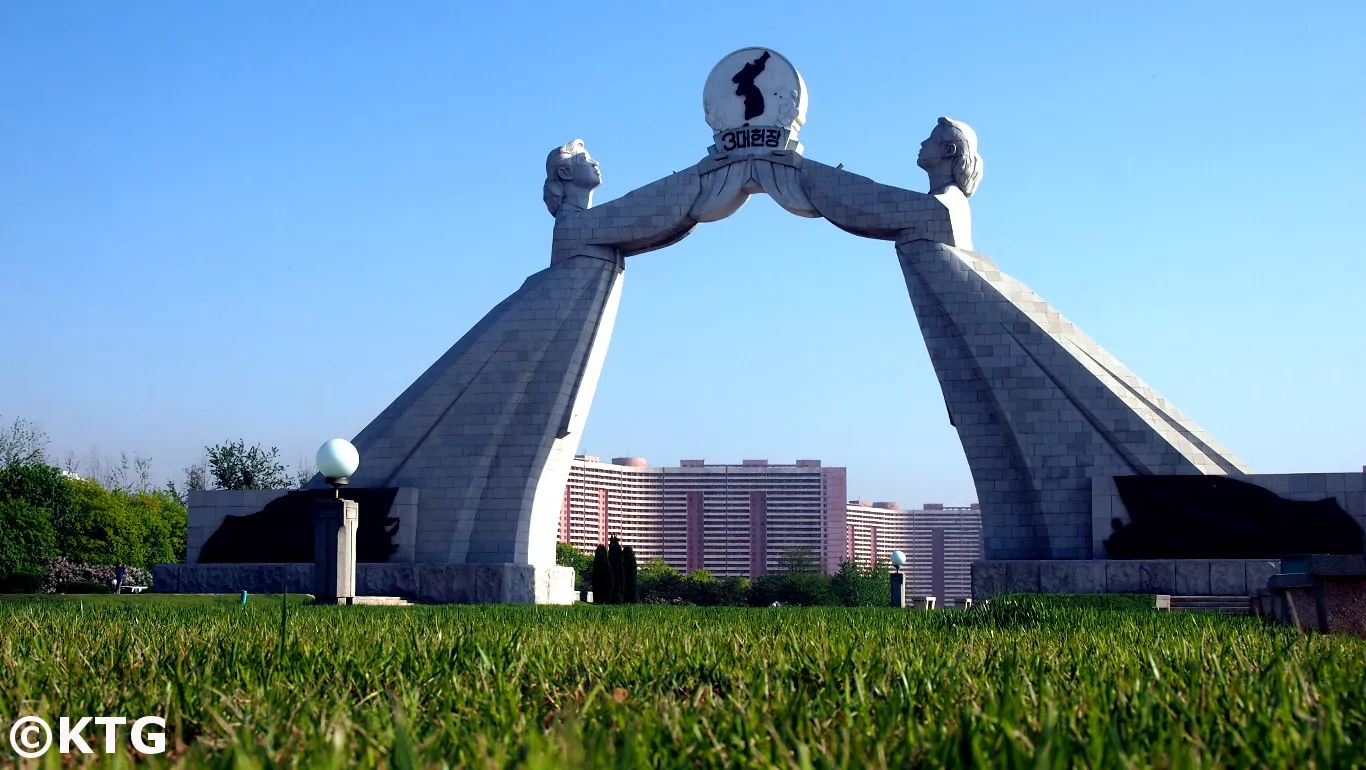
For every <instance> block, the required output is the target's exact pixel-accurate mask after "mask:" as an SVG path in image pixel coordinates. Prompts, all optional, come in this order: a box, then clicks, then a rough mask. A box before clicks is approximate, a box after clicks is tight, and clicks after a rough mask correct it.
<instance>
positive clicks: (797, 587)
mask: <svg viewBox="0 0 1366 770" xmlns="http://www.w3.org/2000/svg"><path fill="white" fill-rule="evenodd" d="M890 592H891V589H890V588H889V589H888V593H889V594H890ZM774 602H778V603H779V604H793V605H798V606H803V607H814V606H819V605H825V604H834V603H835V597H834V595H833V594H832V593H831V591H830V579H829V578H828V577H826V576H825V575H821V574H816V573H810V572H778V573H772V574H768V575H761V576H759V579H758V580H755V581H754V585H753V586H752V587H751V588H750V597H749V603H750V605H752V606H755V607H767V606H769V605H771V604H773V603H774Z"/></svg>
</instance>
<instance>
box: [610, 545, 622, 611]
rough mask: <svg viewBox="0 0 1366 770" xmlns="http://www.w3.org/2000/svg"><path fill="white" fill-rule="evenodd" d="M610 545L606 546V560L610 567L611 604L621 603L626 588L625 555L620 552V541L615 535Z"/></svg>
mask: <svg viewBox="0 0 1366 770" xmlns="http://www.w3.org/2000/svg"><path fill="white" fill-rule="evenodd" d="M609 542H610V543H611V545H609V546H608V547H607V561H608V564H609V565H610V566H611V568H612V598H611V600H610V601H611V603H612V604H621V603H622V602H623V601H625V599H624V598H623V592H624V591H625V589H626V557H625V556H624V555H622V552H621V541H620V540H618V539H617V536H616V535H612V537H611V539H610V541H609Z"/></svg>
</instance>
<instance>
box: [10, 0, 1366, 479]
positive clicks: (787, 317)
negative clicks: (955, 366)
mask: <svg viewBox="0 0 1366 770" xmlns="http://www.w3.org/2000/svg"><path fill="white" fill-rule="evenodd" d="M1363 29H1366V4H1363V3H1361V2H1355V1H1353V2H1340V3H1321V2H1298V3H1287V2H1276V3H1267V2H1232V1H1231V0H1230V1H1229V2H1200V3H1191V2H1152V3H1124V4H1120V3H1094V2H1077V3H1065V4H1062V3H1051V4H1043V3H1028V4H1026V3H1018V4H1006V3H971V4H957V5H954V4H947V5H945V4H939V5H926V4H924V3H908V2H900V1H899V2H887V3H867V2H859V3H810V4H803V3H793V2H785V3H770V4H764V3H736V2H715V3H714V2H701V1H700V0H699V1H694V2H687V3H639V2H620V3H612V4H596V3H583V4H577V3H553V4H524V3H517V2H499V3H475V2H454V1H451V2H405V3H335V2H291V3H271V2H233V3H180V2H141V3H130V2H121V3H114V2H84V3H77V2H42V3H36V2H30V3H24V2H3V3H0V328H3V329H4V331H5V334H4V345H3V354H2V355H0V419H3V420H5V421H6V422H8V421H9V420H12V419H13V418H14V417H16V416H21V417H24V418H27V419H30V420H33V421H35V422H37V423H39V424H40V425H41V426H42V427H43V428H44V429H45V430H46V431H47V432H48V433H49V434H50V435H51V437H52V439H53V447H52V448H53V449H54V450H55V452H56V453H57V454H58V455H62V454H64V453H65V452H66V451H68V450H73V451H75V453H76V454H77V456H78V458H85V457H87V456H88V455H89V454H90V452H91V451H92V447H93V448H95V450H96V451H98V452H99V453H101V454H104V455H107V456H112V455H116V454H117V453H118V452H119V451H128V452H130V453H132V452H137V453H140V454H142V455H144V456H150V457H151V458H152V459H153V461H154V464H155V467H156V469H157V474H158V476H159V477H162V478H164V477H168V476H172V475H176V476H178V475H179V469H180V468H182V467H183V466H184V465H186V464H187V463H189V462H191V461H193V460H196V459H198V458H199V457H200V456H201V454H202V448H203V447H204V445H206V444H211V443H217V442H220V441H224V440H228V439H236V438H243V439H245V440H246V441H247V442H248V443H249V444H252V443H258V442H259V443H264V444H266V445H267V446H269V445H278V446H279V447H280V449H281V451H282V454H283V456H284V457H285V459H287V460H289V461H290V462H293V461H295V460H297V459H298V458H299V457H300V456H301V454H302V455H307V456H311V455H312V452H313V450H314V449H315V448H316V447H317V446H318V445H319V444H320V443H321V442H322V441H323V440H325V439H327V438H331V437H333V436H343V437H350V436H353V435H354V434H355V433H356V432H358V431H359V430H360V429H361V428H362V427H363V426H364V425H365V424H366V423H367V422H368V421H369V420H370V419H371V418H372V417H373V416H374V415H375V414H377V413H378V412H379V411H380V410H381V409H383V408H384V407H385V406H386V405H387V404H388V403H389V402H390V401H391V400H392V399H393V398H394V397H396V396H397V395H398V394H399V393H400V392H401V391H402V390H403V389H404V388H405V387H406V386H407V385H408V384H409V383H410V382H411V381H412V380H413V379H414V378H415V377H417V376H418V375H419V374H420V373H421V372H422V371H423V370H425V369H426V367H427V366H428V365H430V364H431V363H432V362H433V361H434V360H435V359H436V358H437V357H438V356H439V355H440V354H441V353H442V352H444V351H445V350H446V348H448V347H449V346H450V345H452V344H453V343H454V342H455V341H456V340H457V339H459V338H460V336H461V335H462V334H463V333H464V332H465V331H466V330H467V329H468V328H469V327H470V326H471V325H473V324H474V323H475V322H476V321H477V320H478V319H479V318H480V317H481V316H482V315H483V314H484V313H485V312H487V311H488V310H489V309H490V308H491V307H492V306H493V305H494V304H495V303H497V302H498V301H499V300H501V299H502V298H504V297H505V296H506V295H508V294H510V293H511V292H513V291H514V290H515V289H516V288H517V287H518V285H519V284H520V283H521V281H522V279H523V278H524V277H525V276H527V275H528V274H530V273H532V272H535V271H537V270H540V269H542V268H544V267H545V266H546V265H547V264H548V262H549V244H550V232H551V218H550V216H549V215H548V214H547V213H546V211H545V208H544V206H543V204H542V203H541V183H542V181H543V179H544V173H545V171H544V162H545V156H546V153H547V152H548V151H549V150H550V149H551V148H552V147H553V146H555V145H557V144H562V143H564V142H566V141H568V140H570V139H572V138H575V137H582V138H583V139H584V140H585V142H586V143H587V145H588V148H589V150H590V151H591V152H592V153H593V155H594V156H595V157H596V158H597V159H598V160H599V161H600V162H601V164H602V170H603V175H604V178H605V181H604V184H603V186H602V188H600V189H599V191H598V194H597V199H598V201H599V202H601V201H606V200H610V199H612V198H615V197H617V196H620V195H622V194H624V193H626V192H629V191H630V190H632V189H634V188H635V187H637V186H639V185H642V184H645V183H647V182H650V181H652V180H654V179H656V178H659V177H661V176H665V175H667V174H669V173H670V172H673V171H676V170H680V169H683V168H685V167H687V166H689V165H691V164H693V163H695V162H696V161H697V160H699V159H700V158H702V157H703V156H704V154H705V151H706V147H707V145H708V144H710V142H711V136H710V129H708V128H707V126H706V123H705V122H704V119H703V113H702V104H701V101H702V100H701V91H702V83H703V81H704V80H705V78H706V75H707V73H708V71H709V70H710V69H711V67H712V65H713V64H715V63H716V62H717V61H719V60H720V59H721V58H722V57H723V56H725V55H726V54H727V53H729V52H731V51H733V50H735V49H737V48H742V47H746V46H751V45H755V46H769V47H772V48H773V49H775V50H777V51H779V52H781V53H782V54H784V55H785V56H786V57H787V58H788V59H790V60H791V61H792V62H793V63H794V64H795V65H796V66H797V68H798V69H799V70H800V71H801V72H802V75H803V77H804V78H805V80H806V83H807V87H808V89H809V92H810V109H809V112H808V115H807V123H806V126H805V128H804V129H803V131H802V135H801V136H802V141H803V143H804V145H805V147H806V155H807V157H810V158H813V159H817V160H820V161H822V162H825V163H828V164H831V165H834V164H836V163H843V164H844V165H845V167H846V168H848V169H849V170H852V171H854V172H856V173H860V174H864V175H867V176H871V177H873V178H875V179H877V180H879V181H882V182H885V183H888V184H894V185H898V186H902V187H907V188H909V189H918V190H922V191H923V190H924V189H925V178H924V174H923V172H921V171H920V170H919V169H917V168H916V167H915V154H916V151H917V149H918V145H919V142H920V140H921V139H923V138H924V137H925V135H926V134H927V132H928V131H929V129H930V128H931V127H932V126H933V124H934V121H935V119H936V118H937V117H939V116H940V115H947V116H949V117H953V118H956V119H959V120H963V121H965V122H967V123H969V124H971V125H972V126H973V127H974V128H975V129H976V130H977V133H978V135H979V137H980V139H981V151H982V155H983V157H984V159H985V170H986V173H985V176H984V178H983V181H982V186H981V188H980V190H979V191H978V194H977V195H976V196H975V197H974V198H973V218H974V225H975V240H976V247H977V249H978V250H979V251H983V252H986V253H988V254H990V255H992V256H993V257H994V258H995V259H996V261H997V263H998V264H999V265H1000V266H1001V268H1002V269H1003V270H1004V271H1005V272H1007V273H1009V274H1011V275H1013V276H1015V277H1017V278H1019V279H1020V280H1022V281H1024V282H1025V283H1026V284H1028V285H1029V286H1030V287H1031V288H1033V289H1034V290H1035V291H1037V292H1038V293H1039V294H1040V295H1042V296H1043V298H1044V299H1046V300H1048V301H1049V302H1050V303H1051V304H1053V305H1054V306H1055V307H1056V308H1058V309H1059V310H1060V311H1061V312H1062V313H1063V314H1064V315H1066V316H1068V317H1069V318H1070V319H1071V320H1072V321H1074V322H1075V323H1076V324H1077V325H1078V326H1080V327H1081V328H1082V329H1083V330H1084V331H1086V332H1087V333H1088V334H1089V335H1090V336H1091V337H1093V338H1094V339H1095V340H1096V341H1097V342H1099V343H1100V344H1101V345H1102V346H1104V347H1106V348H1107V349H1108V350H1109V351H1110V352H1111V353H1113V354H1114V355H1115V356H1116V357H1117V358H1119V360H1121V361H1123V362H1124V363H1125V364H1126V365H1127V366H1128V367H1129V368H1130V369H1132V370H1133V371H1134V372H1136V373H1137V374H1138V375H1139V376H1140V377H1142V378H1143V379H1145V380H1146V381H1147V382H1148V383H1149V384H1150V385H1152V386H1153V387H1154V388H1156V389H1157V390H1158V392H1160V393H1162V394H1163V395H1164V396H1166V397H1167V398H1168V399H1169V400H1171V401H1172V402H1173V403H1174V404H1175V405H1176V406H1177V407H1178V408H1179V409H1181V410H1182V411H1183V412H1185V413H1186V414H1187V415H1188V416H1190V417H1191V418H1192V419H1194V420H1195V421H1196V422H1197V423H1199V424H1201V425H1202V426H1203V427H1204V428H1206V429H1207V430H1208V431H1209V432H1210V433H1211V434H1212V435H1213V436H1214V437H1215V438H1216V439H1218V440H1219V441H1221V442H1222V443H1223V444H1224V445H1225V446H1227V447H1228V448H1229V449H1231V450H1232V451H1233V452H1234V453H1235V454H1237V455H1238V456H1240V457H1241V458H1242V459H1243V460H1244V461H1245V462H1246V463H1248V464H1249V465H1250V466H1251V467H1252V468H1253V469H1254V470H1255V471H1262V472H1293V471H1345V470H1357V469H1360V468H1361V467H1362V465H1363V463H1366V438H1364V437H1366V398H1364V397H1363V392H1364V391H1363V382H1366V366H1364V365H1363V361H1364V360H1366V343H1364V341H1363V331H1364V330H1366V281H1364V280H1363V279H1366V268H1363V265H1362V260H1363V257H1364V256H1366V248H1363V240H1364V239H1363V236H1366V151H1363V143H1366V45H1363V43H1362V39H1361V33H1362V30H1363ZM581 451H584V452H588V453H592V454H601V455H604V456H609V457H610V456H616V455H637V456H644V457H646V458H648V459H649V460H650V462H651V463H652V464H673V463H676V462H677V461H678V460H679V459H680V458H684V457H690V458H691V457H703V458H706V459H707V460H708V461H710V462H722V461H735V462H738V461H739V460H741V459H744V458H759V457H766V458H769V459H770V460H771V461H775V462H776V461H788V462H790V461H791V460H793V459H795V458H809V457H815V458H821V459H822V460H824V461H825V462H826V463H827V464H832V465H845V466H848V467H849V492H850V495H851V496H855V497H863V498H873V499H895V500H899V501H901V502H903V503H906V504H917V503H921V502H928V501H941V502H946V503H967V502H971V501H973V500H975V499H976V496H975V494H974V492H973V489H972V482H971V478H970V476H969V474H968V470H967V464H966V462H965V461H964V459H963V454H962V450H961V448H960V447H959V445H958V442H957V437H956V435H955V433H954V432H953V429H952V428H951V427H950V426H949V424H948V420H947V417H946V414H945V410H944V403H943V399H942V397H941V396H940V394H939V389H938V383H937V382H936V380H935V377H934V373H933V370H932V369H931V367H930V364H929V360H928V357H927V355H926V352H925V345H924V343H923V341H922V340H921V338H920V334H919V330H918V329H917V327H916V323H915V318H914V315H913V313H912V310H911V305H910V301H909V300H908V299H907V296H906V291H905V287H904V284H903V281H902V278H901V274H900V270H899V269H898V267H897V263H896V258H895V254H894V252H893V250H892V248H891V245H890V244H888V243H885V242H877V241H863V240H860V239H858V238H856V237H854V236H852V235H848V234H846V233H844V232H841V231H839V230H837V229H835V228H834V227H832V226H831V225H829V224H828V223H826V222H824V221H822V220H805V219H800V218H798V217H794V216H792V215H790V214H787V213H786V212H784V211H782V210H781V209H780V208H778V207H777V205H776V204H774V203H773V202H772V201H771V200H769V199H768V198H767V197H765V196H762V195H760V196H755V197H754V198H753V199H751V201H750V202H749V203H748V204H747V205H746V206H745V207H744V208H743V209H742V210H740V211H739V212H738V213H737V214H735V215H734V216H732V217H731V218H730V219H728V220H726V221H723V222H720V223H715V224H707V225H703V226H701V227H699V228H698V229H697V230H696V231H694V233H693V234H692V235H691V236H689V237H688V238H687V239H686V240H684V241H683V242H682V243H680V244H679V245H677V246H674V247H671V248H669V249H667V250H665V251H660V252H654V253H650V254H645V255H642V256H638V257H633V258H631V259H630V261H629V263H628V269H627V276H626V281H625V287H624V295H623V301H622V307H621V313H620V315H619V317H618V321H617V330H616V335H615V337H614V339H613V340H612V343H611V352H610V355H609V356H608V359H607V365H606V368H605V370H604V373H603V379H602V383H601V386H600V388H599V391H598V395H597V399H596V402H595V404H594V406H593V410H592V415H591V419H590V420H589V426H588V429H587V432H586V435H585V437H584V440H583V443H582V445H581ZM362 462H364V458H362Z"/></svg>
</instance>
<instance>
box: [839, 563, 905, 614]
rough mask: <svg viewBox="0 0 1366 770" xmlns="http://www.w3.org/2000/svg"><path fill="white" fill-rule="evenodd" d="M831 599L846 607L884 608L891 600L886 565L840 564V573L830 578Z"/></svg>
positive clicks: (888, 573) (890, 583) (889, 579)
mask: <svg viewBox="0 0 1366 770" xmlns="http://www.w3.org/2000/svg"><path fill="white" fill-rule="evenodd" d="M830 593H831V598H832V599H833V600H834V601H835V602H836V603H837V604H842V605H844V606H846V607H885V606H887V604H888V603H889V601H890V599H891V593H892V582H891V573H890V572H889V571H888V569H887V563H886V562H882V561H878V562H874V563H873V565H872V566H870V567H863V566H860V565H859V564H858V563H856V562H854V561H846V562H844V563H842V564H840V571H839V572H837V573H835V575H834V576H832V577H831V578H830Z"/></svg>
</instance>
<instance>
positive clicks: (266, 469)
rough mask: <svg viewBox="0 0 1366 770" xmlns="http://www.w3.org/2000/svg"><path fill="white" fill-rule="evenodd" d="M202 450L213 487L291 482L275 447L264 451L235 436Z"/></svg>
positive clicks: (276, 486) (282, 485)
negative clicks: (206, 456) (207, 457)
mask: <svg viewBox="0 0 1366 770" xmlns="http://www.w3.org/2000/svg"><path fill="white" fill-rule="evenodd" d="M204 451H205V452H207V453H208V456H209V462H208V465H209V471H210V472H211V473H212V474H213V481H214V487H215V488H217V489H285V488H287V487H289V486H290V484H291V481H290V478H289V476H288V474H286V472H285V466H284V463H282V462H280V450H279V449H278V448H276V447H271V448H270V450H269V451H267V450H265V449H262V448H261V445H260V444H257V445H256V446H253V447H251V448H250V449H248V448H247V446H246V442H245V441H243V440H242V439H238V440H237V441H228V442H225V443H222V444H218V445H216V446H210V447H204ZM187 486H188V485H187Z"/></svg>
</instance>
